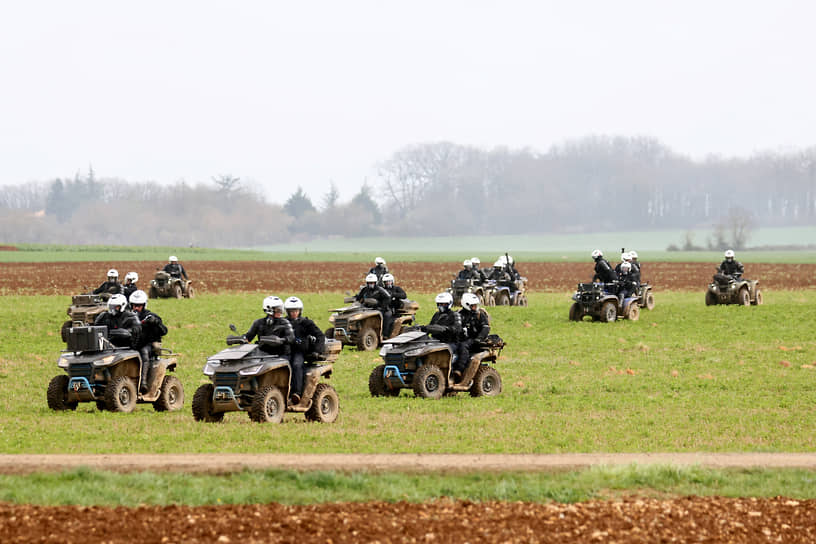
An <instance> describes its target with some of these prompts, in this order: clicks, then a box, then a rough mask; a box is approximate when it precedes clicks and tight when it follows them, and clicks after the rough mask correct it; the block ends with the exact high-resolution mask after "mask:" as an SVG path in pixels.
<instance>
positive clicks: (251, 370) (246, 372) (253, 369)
mask: <svg viewBox="0 0 816 544" xmlns="http://www.w3.org/2000/svg"><path fill="white" fill-rule="evenodd" d="M261 368H263V364H260V365H252V366H248V367H246V368H243V369H241V370H239V371H238V374H240V375H241V376H252V375H253V374H257V373H258V372H259V371H260V370H261Z"/></svg>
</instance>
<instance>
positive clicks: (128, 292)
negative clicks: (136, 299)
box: [123, 283, 139, 300]
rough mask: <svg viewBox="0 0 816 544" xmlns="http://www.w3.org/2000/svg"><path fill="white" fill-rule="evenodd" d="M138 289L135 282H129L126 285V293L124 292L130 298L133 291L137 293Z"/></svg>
mask: <svg viewBox="0 0 816 544" xmlns="http://www.w3.org/2000/svg"><path fill="white" fill-rule="evenodd" d="M138 290H139V288H138V287H136V284H135V283H129V284H127V285H125V286H124V293H123V294H124V295H125V298H126V299H128V300H130V295H132V294H133V293H135V292H136V291H138Z"/></svg>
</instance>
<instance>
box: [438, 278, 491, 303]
mask: <svg viewBox="0 0 816 544" xmlns="http://www.w3.org/2000/svg"><path fill="white" fill-rule="evenodd" d="M447 291H448V293H450V294H451V296H452V297H453V305H454V306H461V304H462V295H464V294H465V293H473V294H474V295H476V296H477V297H479V304H481V305H482V306H485V305H487V299H486V298H485V289H484V286H483V285H482V284H481V283H477V282H476V280H474V279H473V278H471V279H460V278H455V279H452V280H451V285H450V287H448V289H447Z"/></svg>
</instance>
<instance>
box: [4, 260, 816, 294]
mask: <svg viewBox="0 0 816 544" xmlns="http://www.w3.org/2000/svg"><path fill="white" fill-rule="evenodd" d="M718 264H719V263H645V264H643V281H648V282H649V283H651V284H652V285H653V286H654V289H655V291H667V290H673V291H700V292H705V290H706V287H707V286H708V283H709V282H710V281H711V276H712V275H713V274H714V269H715V268H716V267H717V265H718ZM156 266H157V263H155V262H140V261H127V262H110V263H91V262H71V263H6V264H3V265H2V266H0V293H2V294H29V295H32V294H47V295H56V294H62V295H70V294H76V293H83V292H88V291H90V290H91V289H93V288H95V287H97V286H98V285H99V284H101V283H102V282H103V281H105V274H106V273H107V270H108V268H116V269H117V270H119V274H120V277H124V275H125V273H127V272H130V271H135V272H137V273H138V274H139V278H140V279H139V286H140V287H141V288H143V289H147V287H148V286H149V285H150V280H151V279H152V278H153V275H154V274H155V272H156ZM518 267H519V270H520V272H521V273H522V274H523V275H525V276H526V277H527V279H528V287H529V288H530V290H531V291H541V292H565V293H568V292H572V291H574V290H575V287H576V284H577V283H578V282H581V281H590V280H591V279H592V274H593V265H592V263H591V262H590V263H519V265H518ZM185 268H186V269H187V272H188V273H189V274H190V278H191V279H192V280H193V282H194V283H193V285H194V286H195V288H196V291H197V292H198V293H219V292H225V291H252V292H257V291H266V292H273V293H276V292H281V293H313V292H318V293H319V292H339V291H345V290H356V289H358V288H359V286H360V285H361V284H362V283H363V278H364V277H365V274H366V272H367V271H368V268H367V267H366V266H364V265H362V264H360V263H327V262H258V261H245V262H238V261H190V262H186V263H185ZM389 268H390V270H391V272H392V273H393V274H394V275H395V276H396V279H397V284H398V285H401V286H402V287H403V288H404V289H405V290H406V291H407V292H408V294H409V295H410V294H411V293H412V292H421V293H429V292H436V291H440V290H442V289H445V288H446V287H448V286H449V285H450V280H451V279H452V278H453V277H454V275H455V274H456V273H457V272H458V270H459V267H458V266H456V265H454V264H450V263H422V262H404V263H399V262H398V263H392V264H391V266H390V267H389ZM745 275H746V277H748V278H759V279H760V287H761V288H763V289H776V290H779V289H802V288H813V287H816V264H780V263H775V264H757V263H751V264H749V265H746V269H745Z"/></svg>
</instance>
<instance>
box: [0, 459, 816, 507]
mask: <svg viewBox="0 0 816 544" xmlns="http://www.w3.org/2000/svg"><path fill="white" fill-rule="evenodd" d="M632 494H637V495H646V496H654V495H658V496H667V495H668V496H685V495H699V496H706V495H719V496H726V497H745V496H752V497H776V496H785V497H792V498H797V499H812V498H815V497H816V473H814V472H812V471H807V470H794V469H776V470H730V469H729V470H715V469H704V468H700V467H676V466H637V465H629V466H620V467H610V466H599V467H593V468H589V469H586V470H580V471H569V472H535V473H501V474H494V473H483V474H468V475H446V474H401V473H368V472H352V473H344V472H330V471H316V472H296V471H243V472H238V473H235V474H229V475H222V476H212V475H194V474H193V475H191V474H177V473H149V472H144V473H125V474H120V473H115V472H105V471H93V470H89V469H83V468H80V469H76V470H72V471H67V472H62V473H42V474H34V475H27V476H8V475H3V476H0V501H2V502H10V503H18V504H41V505H69V504H70V505H83V506H90V505H104V506H138V505H145V504H147V505H169V504H185V505H190V506H198V505H213V504H259V503H269V502H276V503H282V504H314V503H323V502H363V501H387V502H396V501H408V502H423V501H429V500H433V499H439V498H443V497H446V498H452V499H458V500H468V501H527V502H548V501H556V502H562V503H572V502H579V501H586V500H590V499H609V498H615V497H617V496H619V495H632Z"/></svg>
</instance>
